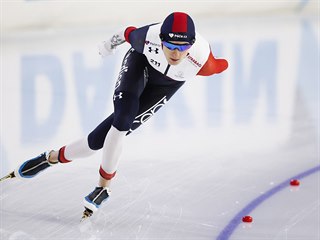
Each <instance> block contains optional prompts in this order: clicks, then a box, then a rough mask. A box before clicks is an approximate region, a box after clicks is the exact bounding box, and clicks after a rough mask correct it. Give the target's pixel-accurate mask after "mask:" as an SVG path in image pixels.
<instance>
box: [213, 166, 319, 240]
mask: <svg viewBox="0 0 320 240" xmlns="http://www.w3.org/2000/svg"><path fill="white" fill-rule="evenodd" d="M319 170H320V165H318V166H316V167H313V168H311V169H309V170H307V171H305V172H302V173H300V174H298V175H296V176H293V177H291V178H290V179H287V180H285V181H284V182H282V183H280V184H279V185H277V186H275V187H273V188H272V189H270V190H269V191H267V192H265V193H264V194H262V195H260V196H259V197H257V198H256V199H254V200H252V201H251V202H250V203H249V204H248V205H247V206H246V207H244V208H243V209H242V210H241V211H240V212H238V213H237V214H236V215H235V216H234V217H233V219H231V221H230V222H229V223H228V224H227V225H226V226H225V228H224V229H223V230H222V231H221V232H220V234H219V235H218V237H217V238H216V240H228V239H229V238H230V236H231V235H232V233H233V232H234V230H235V229H236V228H237V227H238V225H239V224H240V223H241V221H242V217H243V216H246V215H250V214H249V213H250V212H252V211H253V210H254V209H255V208H256V207H258V206H259V205H260V204H261V203H263V202H264V201H266V200H268V199H269V198H271V197H272V196H273V195H275V194H276V193H278V192H279V191H281V190H283V189H285V188H287V187H289V186H290V180H291V179H302V178H305V177H307V176H309V175H311V174H313V173H316V172H317V171H319Z"/></svg>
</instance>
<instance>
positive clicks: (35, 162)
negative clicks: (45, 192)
mask: <svg viewBox="0 0 320 240" xmlns="http://www.w3.org/2000/svg"><path fill="white" fill-rule="evenodd" d="M49 156H50V152H49V151H47V152H44V153H42V154H40V155H39V156H37V157H35V158H32V159H30V160H27V161H25V162H24V163H22V164H21V166H19V167H18V168H17V169H15V170H14V175H15V176H16V177H18V178H32V177H34V176H36V175H37V174H38V173H40V172H42V171H44V170H45V169H47V168H48V167H51V166H52V165H55V164H57V163H58V162H57V163H51V162H49V160H48V159H49Z"/></svg>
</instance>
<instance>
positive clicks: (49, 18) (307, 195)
mask: <svg viewBox="0 0 320 240" xmlns="http://www.w3.org/2000/svg"><path fill="white" fill-rule="evenodd" d="M173 11H184V12H187V13H189V14H190V15H191V16H192V18H193V19H194V21H195V24H196V28H197V31H198V32H199V33H201V34H202V35H203V36H204V37H205V38H206V39H208V41H209V42H210V45H211V48H212V52H213V54H214V55H215V56H216V57H218V58H219V57H221V58H225V59H227V60H228V61H229V68H228V70H227V71H225V72H224V73H222V74H219V75H214V76H211V77H197V78H195V79H194V81H190V82H187V83H186V84H185V85H184V87H183V88H182V89H181V90H180V91H179V92H178V93H177V94H176V95H175V96H174V97H173V98H172V99H171V100H170V101H169V102H168V103H167V105H166V106H165V107H164V108H163V109H161V110H160V111H159V112H158V113H157V114H156V116H154V117H153V118H151V119H150V120H149V121H148V122H146V123H145V124H144V125H143V126H142V127H141V128H139V129H137V130H136V131H135V132H134V133H132V134H131V135H130V137H128V139H127V140H126V147H125V150H124V153H123V157H122V158H123V159H122V162H121V163H120V168H119V176H118V179H117V180H116V183H115V184H114V188H115V190H114V191H115V192H117V190H116V187H117V188H118V189H119V190H118V198H117V197H116V196H117V195H116V194H115V199H117V200H115V201H114V202H111V203H110V205H111V206H113V210H114V211H115V212H116V211H117V209H118V208H117V206H118V205H117V204H116V203H117V202H118V203H124V202H127V203H128V202H131V203H133V202H135V201H134V200H132V199H131V198H129V199H128V198H125V197H124V196H122V194H119V193H123V194H125V193H128V191H129V192H130V193H131V194H132V195H131V194H129V195H130V196H134V194H135V193H136V192H135V191H139V190H132V189H134V188H135V187H136V186H135V187H133V185H132V184H133V183H134V182H136V183H138V189H140V190H141V191H142V192H141V193H139V194H142V193H143V194H146V196H148V197H145V198H146V199H145V201H140V204H138V203H136V204H138V207H137V206H135V208H133V206H134V204H131V205H130V206H129V207H128V208H126V213H123V214H127V217H128V218H129V219H131V218H132V222H130V220H128V222H127V225H125V227H126V228H125V229H126V231H124V230H123V229H122V230H121V229H118V227H114V226H113V235H112V234H110V232H111V233H112V231H111V229H106V227H102V229H103V230H101V229H100V233H101V232H103V233H104V234H107V235H108V236H109V237H110V239H111V238H113V239H120V238H121V239H152V238H154V239H155V238H156V237H157V239H187V238H186V236H188V237H189V239H197V240H198V239H215V238H216V237H218V236H220V235H219V232H220V231H221V230H222V229H223V228H224V226H225V225H226V224H227V223H228V221H229V220H230V219H232V216H233V215H234V214H235V213H236V212H237V211H238V210H239V209H241V208H242V207H244V206H245V205H246V203H248V202H250V199H254V198H255V197H257V196H259V194H261V192H265V191H267V189H269V188H270V187H272V186H273V185H276V184H277V183H280V182H282V181H284V180H286V179H289V178H290V177H292V176H294V175H295V174H299V173H301V172H304V171H306V170H308V169H310V168H314V167H316V166H318V165H319V164H320V162H319V1H316V0H314V1H312V0H300V1H262V0H261V1H260V0H257V1H240V0H233V1H228V0H226V1H214V0H211V1H179V0H176V1H152V0H150V1H144V0H140V1H102V0H100V1H82V0H77V1H73V0H68V1H61V0H51V1H49V0H47V1H42V0H24V1H22V0H10V1H9V0H1V38H0V39H1V136H0V149H1V170H0V173H1V175H4V174H7V173H8V172H9V171H11V170H12V169H14V168H15V167H16V166H17V164H19V163H21V162H22V161H24V160H25V159H28V158H30V157H34V156H36V155H38V154H39V153H41V152H43V151H45V150H47V149H52V148H53V149H58V148H60V147H61V146H62V145H65V144H68V143H70V142H72V141H74V140H77V139H78V138H81V137H83V136H86V135H87V134H88V133H89V132H90V131H91V130H92V129H93V128H94V127H95V126H96V125H98V124H99V123H100V122H101V121H102V120H104V118H105V117H106V116H108V115H109V114H110V113H111V112H112V111H113V106H112V93H113V89H114V85H115V82H116V79H117V75H118V72H119V70H120V65H121V62H122V58H123V56H124V54H125V52H126V51H127V50H128V49H129V47H130V46H129V44H128V43H125V44H123V45H121V46H120V47H119V48H118V51H117V52H116V54H115V55H113V56H109V57H107V58H104V59H102V58H101V57H100V55H99V54H98V49H97V45H98V44H99V43H100V42H101V41H103V40H105V39H108V38H109V37H110V36H111V35H112V34H113V33H114V32H117V31H118V30H119V29H121V28H123V27H126V26H136V27H140V26H144V25H147V24H150V23H156V22H161V21H162V20H163V19H164V18H165V17H166V16H167V15H168V14H170V13H171V12H173ZM90 161H91V162H93V163H94V164H91V163H88V161H79V164H78V167H76V166H75V167H74V166H73V165H72V166H67V167H65V168H57V169H58V170H53V172H52V173H51V179H52V178H53V177H55V176H56V177H57V176H58V177H61V175H63V174H65V175H68V176H70V172H72V173H80V175H81V176H73V177H72V179H74V181H72V180H70V184H71V185H74V183H75V182H77V183H79V181H80V183H81V184H82V185H81V186H86V184H87V187H86V188H85V189H86V190H85V191H82V192H81V191H80V190H81V186H77V187H76V189H75V190H71V192H70V191H68V194H67V195H65V194H64V192H65V189H63V185H61V190H60V191H61V192H59V191H58V192H59V194H60V193H61V194H62V195H64V196H65V197H66V198H67V197H71V195H74V193H77V194H79V195H78V196H77V197H78V198H77V199H79V201H78V200H77V199H75V201H78V202H76V203H77V204H78V205H79V206H78V205H76V207H75V208H76V209H77V211H78V212H77V213H78V214H80V213H81V206H80V202H81V197H82V196H85V195H86V194H87V193H88V192H89V191H90V190H91V189H90V188H92V187H91V186H94V184H95V182H96V178H97V169H98V166H99V162H100V155H99V153H98V154H97V156H95V157H94V159H92V160H90ZM74 165H76V164H74ZM181 169H184V170H185V171H181ZM64 171H65V172H64ZM157 172H159V175H157V174H155V173H157ZM161 173H165V174H164V175H161ZM52 175H53V176H52ZM65 175H63V176H64V177H66V176H65ZM72 175H74V174H72ZM83 176H87V177H83ZM62 178H63V177H62ZM43 179H44V180H43V181H44V182H45V183H46V186H49V188H50V186H52V185H50V178H49V177H48V178H46V177H44V178H43ZM176 179H184V180H185V181H181V182H179V183H178V184H176V185H175V188H173V190H172V191H173V192H170V193H171V194H172V195H170V196H172V199H176V198H175V197H176V196H180V197H181V196H183V199H189V198H191V196H189V195H187V193H183V194H182V193H181V194H178V192H180V191H182V190H183V189H185V187H191V186H194V188H197V189H199V191H197V194H198V195H197V196H198V197H197V198H198V201H199V202H197V204H195V205H196V206H198V208H200V209H198V211H195V212H196V213H192V214H190V215H188V214H187V217H188V216H189V217H190V222H183V221H179V222H178V221H176V220H177V219H178V217H177V216H179V219H180V218H181V217H184V218H183V219H186V218H187V217H185V216H183V215H181V214H180V213H181V212H176V210H174V209H176V205H170V204H169V203H163V202H158V201H161V198H158V197H155V195H154V194H152V193H151V192H152V190H153V191H155V190H156V189H158V190H157V191H158V193H159V194H160V193H164V192H166V190H165V189H166V188H165V187H164V185H166V186H167V187H170V185H171V183H172V181H176ZM44 182H42V183H44ZM160 182H162V184H163V185H160V186H159V184H160ZM38 184H41V183H36V182H33V180H32V181H31V183H30V185H24V187H23V189H20V188H19V186H20V185H19V183H15V185H10V184H8V183H5V185H4V184H2V185H1V216H6V218H7V219H9V220H8V222H6V221H4V220H3V218H2V221H1V229H0V230H1V234H2V237H3V239H17V236H16V235H14V234H17V232H19V231H20V233H21V234H22V235H23V234H26V235H25V236H24V239H27V237H26V236H28V238H30V239H38V238H46V239H59V238H60V237H61V239H62V238H66V237H67V236H77V237H78V238H79V239H82V238H83V239H100V238H101V239H104V238H102V237H101V236H100V235H99V234H98V233H97V232H96V231H95V235H94V236H96V238H93V235H90V236H84V235H83V233H81V231H80V232H79V231H78V230H75V229H72V230H70V231H67V233H65V232H64V230H65V229H64V228H63V227H62V225H61V222H60V223H59V222H58V221H57V222H55V220H52V221H51V222H50V221H49V222H50V224H51V225H52V224H53V225H54V226H55V225H57V226H58V229H60V231H59V230H57V231H56V232H55V233H56V234H58V235H52V236H51V235H50V236H46V235H45V233H44V232H43V230H42V231H40V232H37V231H32V232H30V231H29V230H27V229H28V228H27V227H28V225H27V226H23V224H19V223H17V224H15V222H16V220H17V218H19V219H21V218H22V219H23V217H22V216H21V214H20V215H19V214H18V216H17V215H16V214H15V212H14V209H15V208H16V206H17V205H19V204H18V202H19V199H21V198H25V194H28V193H29V194H30V192H29V191H30V190H31V189H37V187H38V188H41V187H40V186H38ZM228 184H230V185H228ZM239 184H240V185H241V186H242V187H238V185H239ZM228 187H229V188H228ZM309 187H310V188H308V190H307V191H305V192H304V193H303V194H302V195H301V199H300V200H299V201H302V202H303V204H302V205H303V207H302V209H301V210H300V212H299V213H297V212H290V211H292V210H288V211H287V213H288V212H289V213H288V214H289V215H290V214H292V215H290V216H291V217H289V218H287V217H288V216H287V215H285V216H286V217H279V219H280V220H281V221H282V222H280V223H279V222H275V221H274V219H273V217H272V216H270V219H272V221H269V222H268V221H266V222H265V223H266V225H264V226H262V227H261V228H255V229H251V232H237V233H236V235H234V236H235V238H233V239H262V237H264V238H263V239H301V240H302V239H304V240H309V239H310V240H315V239H319V228H318V226H319V176H318V173H317V175H314V177H313V178H312V179H310V180H309ZM14 188H18V189H20V190H21V191H25V192H24V193H20V195H19V194H18V195H15V194H16V193H14ZM28 188H29V190H28ZM244 188H245V189H244ZM128 189H129V190H128ZM159 189H160V190H159ZM210 189H211V190H212V191H213V193H212V191H211V190H210ZM219 189H220V191H218V190H219ZM248 189H250V190H249V191H248ZM252 189H254V190H252ZM82 190H83V189H82ZM200 190H202V191H200ZM145 191H146V192H148V191H150V195H148V193H145ZM36 193H39V192H37V191H36ZM211 193H212V194H211ZM300 193H301V191H300ZM175 194H177V195H175ZM189 194H192V193H189ZM36 195H37V194H36ZM42 196H43V198H44V199H46V198H45V197H47V198H49V197H50V199H52V198H53V199H56V200H57V201H58V202H59V200H58V197H55V196H46V194H43V195H42ZM119 196H122V197H119ZM149 197H150V198H149ZM133 198H134V197H133ZM178 198H179V197H178ZM9 199H14V200H13V201H11V200H9ZM68 199H69V198H68ZM166 199H167V198H166ZM199 199H202V200H203V202H200V200H199ZM204 199H205V200H204ZM225 199H229V200H230V201H231V202H232V203H228V202H225V201H224V200H225ZM167 200H168V199H167ZM167 200H166V201H167ZM30 201H31V200H30ZM44 201H45V200H44ZM181 201H182V202H183V203H184V201H183V200H182V199H181ZM279 202H281V203H283V204H284V206H286V204H285V203H287V202H288V196H282V197H281V200H279V201H276V202H273V203H272V204H271V205H272V206H275V209H274V210H276V211H278V210H279V209H282V208H283V207H280V206H279V205H278V204H279ZM74 203H75V202H73V201H70V202H69V201H68V202H67V203H66V204H67V206H68V204H70V205H72V206H73V205H74ZM212 203H213V205H214V206H216V208H215V209H214V210H213V209H211V207H210V206H212V205H211V204H212ZM30 204H31V203H30ZM143 204H146V205H143ZM57 205H59V204H57ZM151 205H152V206H153V208H151V207H150V206H151ZM27 206H28V202H27V203H25V204H24V205H23V206H22V207H21V208H23V209H26V208H28V207H27ZM67 206H66V207H65V208H64V211H63V212H61V214H58V216H59V219H60V218H63V216H64V212H65V211H66V210H67V211H69V207H67ZM155 206H161V207H159V209H162V210H161V211H160V210H159V212H160V213H163V215H161V214H160V215H161V216H162V217H163V218H155V219H153V221H154V222H157V221H159V224H160V225H161V224H163V223H166V224H168V225H170V226H171V225H172V223H174V229H175V230H173V229H171V231H169V232H166V234H164V233H163V231H161V229H160V230H159V229H158V228H155V227H153V226H154V225H155V224H154V225H152V226H151V225H150V224H149V222H150V218H148V217H146V216H147V215H146V212H147V213H148V214H149V215H148V216H150V214H151V215H152V213H155V212H156V210H157V207H155ZM163 206H165V208H164V209H165V210H163ZM179 206H182V207H181V208H179V209H186V208H187V209H189V207H190V206H184V205H183V204H182V205H181V202H180V201H179ZM307 206H309V208H308V207H307ZM310 206H312V208H311V209H310ZM29 207H30V206H29ZM139 207H141V209H142V212H143V213H144V215H143V216H144V218H140V220H141V219H142V220H141V221H142V223H141V222H137V221H136V220H134V219H136V218H135V216H136V215H135V214H134V213H132V212H131V213H130V210H133V209H139ZM192 207H193V208H195V209H197V207H195V206H194V205H192ZM207 207H208V208H209V209H211V210H208V209H207ZM292 208H294V209H296V206H292ZM292 208H290V209H292ZM31 209H33V208H31ZM35 209H37V208H35ZM35 209H33V210H32V211H34V210H35ZM226 209H228V210H226ZM15 210H16V211H18V212H19V211H20V210H19V207H18V210H17V209H15ZM51 210H52V209H51ZM71 210H74V208H73V207H71V209H70V211H71ZM118 210H119V209H118ZM21 211H22V212H23V211H27V210H22V209H21ZM21 211H20V213H21ZM36 211H39V210H36ZM52 211H53V212H55V211H56V209H53V210H52ZM105 211H106V212H108V211H109V210H108V209H106V210H105ZM133 211H134V210H133ZM261 211H262V213H259V214H258V215H259V216H265V215H267V213H269V210H266V209H262V210H261ZM283 211H284V212H285V210H283ZM209 212H210V214H209ZM306 212H307V214H306ZM73 213H75V211H74V212H73ZM302 213H303V214H302ZM166 214H167V215H166ZM170 214H172V215H170ZM26 215H28V214H27V213H26ZM137 215H138V216H139V214H137ZM302 215H303V218H304V219H305V221H304V222H299V224H298V222H294V224H293V225H294V226H297V225H298V226H300V228H298V229H296V230H293V228H291V227H288V225H290V224H291V225H290V226H293V225H292V221H293V220H292V219H294V216H295V217H297V218H299V217H301V216H302ZM23 216H24V215H23ZM79 216H80V215H79ZM204 216H205V217H204ZM100 217H101V216H100ZM109 217H110V216H109ZM43 218H44V217H43V216H42V217H40V218H37V219H38V220H37V221H40V223H42V224H43ZM111 218H112V216H111ZM138 218H139V217H138ZM151 218H152V217H151ZM266 218H267V217H266ZM28 219H29V218H28ZM39 219H40V220H39ZM75 219H76V221H77V217H75ZM168 219H169V220H168ZM187 219H188V218H187ZM267 219H269V218H267ZM288 219H289V220H288ZM29 220H30V219H29ZM34 220H35V219H32V221H34ZM100 220H101V219H100ZM113 220H119V222H121V221H120V219H117V218H116V217H115V216H114V218H113ZM73 221H74V219H71V220H70V222H73ZM201 221H202V222H203V224H202V225H201V227H199V226H198V225H197V224H199V222H201ZM97 222H99V221H98V220H97ZM100 222H101V221H100ZM116 222H117V221H116ZM46 224H49V223H48V222H46ZM109 225H110V224H109ZM194 225H197V226H198V227H196V228H195V227H194ZM117 226H119V225H117ZM128 226H130V227H129V228H128ZM141 226H148V227H147V228H144V227H142V228H141ZM179 227H180V228H181V229H185V228H186V227H191V228H192V229H194V231H193V232H188V233H183V231H182V230H181V231H178V230H177V229H179ZM307 227H308V228H307ZM306 228H307V229H306ZM115 229H118V230H119V232H115V231H116V230H115ZM128 229H129V230H128ZM137 229H138V230H137ZM139 229H140V230H139ZM261 229H262V230H261ZM288 229H289V230H290V231H289V230H288ZM162 230H163V229H162ZM164 231H165V230H164ZM190 231H191V230H190ZM265 232H267V233H269V234H270V235H263V234H266V233H265ZM241 234H244V235H241ZM304 234H305V235H304ZM18 236H19V235H18ZM45 236H46V237H45ZM97 236H98V237H97ZM230 236H231V235H230ZM243 236H245V238H241V237H243ZM15 237H16V238H15ZM90 237H91V238H90ZM99 237H100V238H99ZM223 237H224V238H221V239H227V238H229V236H226V235H223ZM231 237H232V236H231ZM290 237H291V238H290ZM299 237H300V238H299ZM1 239H2V238H1ZM21 239H22V238H21ZM231 239H232V238H231Z"/></svg>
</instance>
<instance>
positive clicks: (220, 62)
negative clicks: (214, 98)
mask: <svg viewBox="0 0 320 240" xmlns="http://www.w3.org/2000/svg"><path fill="white" fill-rule="evenodd" d="M227 68H228V61H227V60H225V59H216V58H214V56H213V55H212V52H210V54H209V57H208V60H207V61H206V63H205V64H204V65H203V66H202V68H201V69H200V71H199V72H198V73H197V75H200V76H211V75H212V74H215V73H221V72H223V71H224V70H226V69H227Z"/></svg>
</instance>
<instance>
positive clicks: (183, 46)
mask: <svg viewBox="0 0 320 240" xmlns="http://www.w3.org/2000/svg"><path fill="white" fill-rule="evenodd" d="M162 44H163V45H164V46H166V48H168V49H170V50H171V51H173V50H175V49H178V51H179V52H183V51H186V50H188V49H189V48H191V46H192V44H181V45H180V44H173V43H169V42H165V41H163V42H162Z"/></svg>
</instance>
